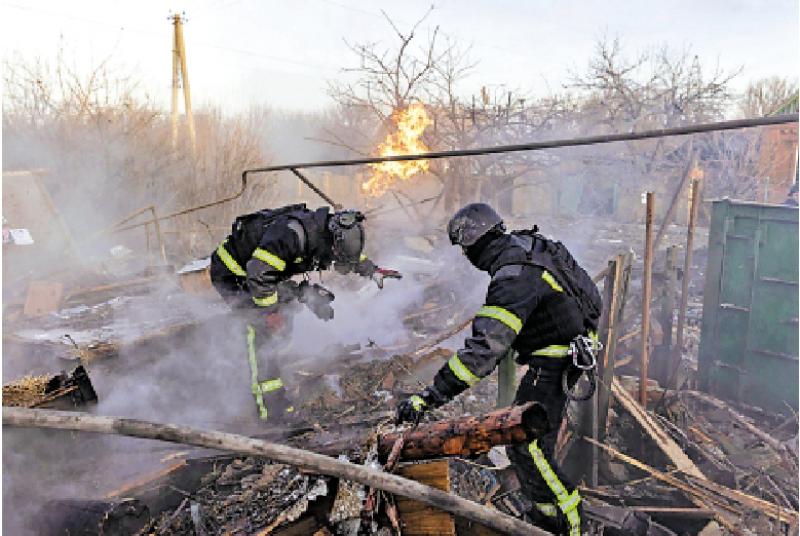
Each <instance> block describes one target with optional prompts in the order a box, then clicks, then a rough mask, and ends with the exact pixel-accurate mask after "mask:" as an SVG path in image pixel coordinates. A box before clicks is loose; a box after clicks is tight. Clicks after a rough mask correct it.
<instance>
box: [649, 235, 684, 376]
mask: <svg viewBox="0 0 800 536" xmlns="http://www.w3.org/2000/svg"><path fill="white" fill-rule="evenodd" d="M677 286H678V246H670V247H668V248H667V255H666V262H665V264H664V278H663V285H662V288H661V310H660V311H659V315H658V323H659V324H660V325H661V329H662V331H663V334H664V337H663V340H662V342H661V344H660V345H659V346H658V347H657V348H656V349H655V351H654V355H655V356H656V367H655V368H656V369H657V370H654V372H655V377H656V378H657V379H658V381H659V383H661V384H662V385H666V384H667V382H668V381H669V375H670V371H671V370H672V368H671V367H670V359H671V355H672V326H673V317H674V313H675V295H676V292H677Z"/></svg>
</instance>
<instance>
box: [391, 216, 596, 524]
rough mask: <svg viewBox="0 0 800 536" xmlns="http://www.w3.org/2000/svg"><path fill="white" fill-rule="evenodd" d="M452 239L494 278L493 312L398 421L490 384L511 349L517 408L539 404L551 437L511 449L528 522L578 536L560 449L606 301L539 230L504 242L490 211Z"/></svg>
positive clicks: (456, 225)
mask: <svg viewBox="0 0 800 536" xmlns="http://www.w3.org/2000/svg"><path fill="white" fill-rule="evenodd" d="M447 231H448V234H449V235H450V241H451V242H452V243H453V244H457V245H459V246H461V248H462V249H463V251H464V254H465V255H466V256H467V258H468V259H469V260H470V262H471V263H472V264H473V265H474V266H475V267H476V268H478V269H479V270H483V271H486V272H488V273H489V274H490V275H491V276H492V280H491V283H490V284H489V290H488V292H487V296H486V304H485V305H484V306H483V307H481V308H480V310H479V311H478V312H477V314H476V315H475V319H474V320H473V323H472V336H471V337H469V338H467V339H466V341H465V343H464V347H463V348H462V349H461V350H459V351H458V352H456V353H455V354H454V355H453V356H452V357H451V358H450V360H449V361H448V362H447V364H446V365H444V366H443V367H442V368H441V369H440V370H439V372H438V373H437V374H436V376H435V378H434V381H433V385H432V386H429V387H427V388H426V389H425V390H424V391H423V392H422V393H420V394H418V395H414V396H412V397H410V398H409V399H407V400H404V401H402V402H401V403H400V404H399V405H398V407H397V420H398V422H417V421H418V420H419V419H420V417H421V416H422V414H423V413H424V412H426V411H428V410H430V409H431V408H435V407H438V406H441V405H442V404H444V403H446V402H448V401H449V400H451V399H452V398H453V397H455V396H456V395H458V394H459V393H461V392H462V391H464V390H465V389H467V388H469V387H471V386H472V385H475V384H476V383H477V382H478V381H479V380H480V379H481V378H483V377H484V376H487V375H489V374H490V373H491V372H492V370H494V368H495V367H496V366H497V364H498V362H499V361H500V360H501V359H502V358H503V357H504V356H505V355H506V354H507V352H508V350H509V348H513V349H514V350H516V351H517V352H518V356H519V357H518V358H517V360H518V362H519V363H520V364H527V365H528V367H529V368H528V371H527V373H526V374H525V376H524V377H523V378H522V381H521V383H520V386H519V389H518V391H517V394H516V397H515V400H514V404H518V405H519V404H524V403H526V402H531V401H535V402H538V403H540V404H542V405H543V406H544V407H545V409H546V410H547V413H548V420H549V421H550V430H551V431H550V432H549V433H547V434H546V435H545V436H543V437H540V438H538V439H536V440H534V441H532V442H530V443H529V444H525V445H516V446H514V447H509V448H508V454H509V457H510V459H511V461H512V463H513V464H514V468H515V470H516V473H517V475H518V477H519V481H520V483H521V485H522V491H523V492H524V493H525V495H526V496H527V497H528V498H529V499H530V500H531V501H532V503H533V506H532V509H531V511H530V512H529V514H530V517H531V518H532V519H534V520H535V521H536V522H537V523H540V524H542V525H545V526H546V528H548V529H550V530H554V531H556V532H558V533H560V534H569V535H570V536H573V535H575V536H577V535H579V534H580V533H581V526H582V524H583V516H582V512H583V510H582V507H581V504H580V503H581V498H580V495H579V494H578V490H577V489H576V488H575V486H574V485H573V484H572V483H570V482H568V481H567V480H566V478H565V477H564V474H563V473H562V472H561V471H560V470H559V468H558V467H557V465H556V464H555V462H554V449H555V443H556V436H557V435H558V429H559V427H560V423H561V420H562V418H563V416H564V411H565V408H566V404H567V399H568V394H569V390H570V389H572V387H573V386H574V384H575V383H576V382H577V380H578V379H579V378H580V375H581V373H582V372H583V370H584V369H585V368H589V366H590V365H586V364H587V363H591V362H593V359H594V355H593V351H594V349H595V342H594V341H595V340H596V335H595V330H596V329H597V323H598V319H599V317H600V309H601V301H600V294H599V292H598V291H597V287H596V286H595V284H594V283H593V282H592V280H591V278H590V277H589V276H588V275H587V274H586V272H585V271H584V270H583V269H582V268H581V267H580V266H578V264H577V263H576V262H575V260H574V259H573V258H572V255H570V253H569V251H567V248H566V247H564V245H562V244H561V243H560V242H554V241H551V240H548V239H547V238H545V237H543V236H542V235H540V234H538V233H537V228H536V227H534V228H533V229H532V230H529V231H514V232H511V233H506V232H505V226H504V225H503V220H502V219H501V218H500V216H499V215H498V214H497V212H495V211H494V210H493V209H492V207H490V206H489V205H486V204H483V203H473V204H470V205H467V206H465V207H464V208H462V209H461V210H459V211H458V212H457V213H456V214H455V216H453V218H452V219H451V220H450V223H449V224H448V229H447ZM584 359H586V361H584ZM576 365H577V366H576ZM580 367H583V368H580Z"/></svg>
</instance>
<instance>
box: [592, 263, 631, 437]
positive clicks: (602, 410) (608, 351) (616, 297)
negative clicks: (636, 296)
mask: <svg viewBox="0 0 800 536" xmlns="http://www.w3.org/2000/svg"><path fill="white" fill-rule="evenodd" d="M631 262H632V255H631V253H630V252H628V253H625V254H622V255H617V258H616V271H615V273H614V293H612V295H611V310H612V311H614V314H613V315H612V316H610V317H609V323H608V330H607V332H606V333H607V334H606V337H605V338H603V339H601V340H602V341H603V344H604V345H605V349H604V351H603V359H602V361H601V363H599V365H600V371H599V375H600V378H601V380H600V381H599V382H598V386H597V387H598V390H597V435H598V439H599V441H603V440H604V439H605V436H606V421H607V420H608V402H609V399H610V397H611V392H610V390H609V386H610V385H611V380H612V379H613V378H614V361H615V356H616V352H617V342H618V341H619V335H620V334H619V326H621V325H622V317H623V312H624V310H625V302H626V301H627V296H628V283H629V282H630V276H631Z"/></svg>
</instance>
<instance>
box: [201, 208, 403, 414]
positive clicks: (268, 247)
mask: <svg viewBox="0 0 800 536" xmlns="http://www.w3.org/2000/svg"><path fill="white" fill-rule="evenodd" d="M363 221H364V215H363V214H361V213H360V212H358V211H355V210H346V211H341V212H335V213H331V212H330V211H329V209H328V208H327V207H324V208H319V209H317V210H315V211H312V210H309V209H307V208H306V206H305V204H297V205H289V206H285V207H281V208H275V209H264V210H260V211H258V212H254V213H252V214H246V215H243V216H239V217H238V218H236V220H235V221H234V222H233V227H232V230H231V234H229V235H228V236H227V238H225V240H223V241H222V243H221V244H220V245H219V246H218V247H217V249H216V251H215V252H214V253H213V254H212V255H211V268H210V270H211V282H212V283H213V285H214V288H216V290H217V292H219V294H220V295H221V296H222V297H223V299H224V300H225V301H226V302H227V303H228V304H229V305H230V306H231V308H232V309H234V310H235V311H236V312H237V313H239V314H241V315H242V316H244V317H245V318H246V320H247V326H246V337H245V341H246V348H247V357H248V361H249V363H250V372H251V388H252V391H253V395H254V396H255V399H256V404H257V406H258V410H259V416H260V418H261V419H265V420H266V419H267V416H268V415H269V412H268V411H267V408H268V407H269V411H271V412H272V414H274V415H278V416H279V417H281V416H285V413H286V412H290V411H292V407H291V405H290V404H289V401H288V398H287V397H286V388H285V386H284V383H283V380H282V379H281V377H280V374H279V367H278V363H277V359H275V355H274V354H275V350H276V347H277V345H276V343H277V340H278V339H281V338H286V337H288V335H289V334H290V331H291V330H290V328H289V322H290V321H291V316H292V313H293V312H294V311H295V310H296V309H297V307H298V305H297V303H300V304H304V305H305V306H307V307H308V308H309V309H310V310H311V311H312V312H313V313H314V314H316V315H317V316H318V317H319V318H321V319H323V320H330V319H332V318H333V307H332V306H331V302H332V301H333V300H334V295H333V293H331V292H330V291H329V290H327V289H326V288H324V287H322V286H320V285H317V284H309V282H308V280H307V279H305V280H303V281H302V282H300V283H299V284H298V283H297V282H296V281H293V280H292V279H291V277H292V276H294V275H298V274H305V273H306V272H309V271H314V270H325V269H327V268H329V267H331V266H332V267H333V268H334V269H335V270H336V271H337V272H340V273H349V272H355V273H358V274H359V275H362V276H365V277H369V278H372V279H374V280H375V281H376V283H377V284H378V286H379V287H382V286H383V279H384V278H385V277H393V278H400V277H401V276H400V274H399V272H396V271H394V270H386V269H382V268H379V267H378V266H376V265H375V263H373V262H372V261H371V260H369V259H368V258H367V257H366V256H365V255H364V254H363V249H364V227H363V223H362V222H363ZM262 350H263V352H262ZM262 353H264V354H266V355H265V356H264V361H265V362H266V364H267V370H266V371H265V373H266V374H265V375H264V376H263V377H262V376H259V373H258V362H259V355H260V354H262ZM265 395H266V397H267V398H268V399H269V404H267V403H266V402H265V400H264V398H265Z"/></svg>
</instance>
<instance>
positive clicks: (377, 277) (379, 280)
mask: <svg viewBox="0 0 800 536" xmlns="http://www.w3.org/2000/svg"><path fill="white" fill-rule="evenodd" d="M387 277H388V278H390V279H403V274H401V273H400V272H398V271H397V270H390V269H388V268H376V269H375V271H374V272H373V274H372V280H373V281H375V283H376V284H377V285H378V288H383V280H384V279H386V278H387Z"/></svg>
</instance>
